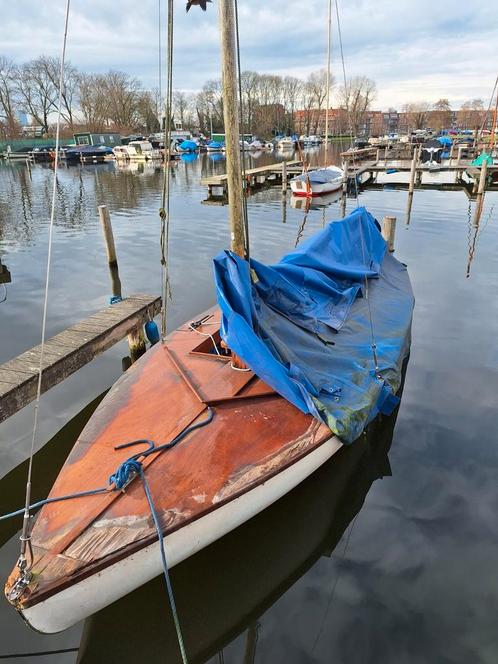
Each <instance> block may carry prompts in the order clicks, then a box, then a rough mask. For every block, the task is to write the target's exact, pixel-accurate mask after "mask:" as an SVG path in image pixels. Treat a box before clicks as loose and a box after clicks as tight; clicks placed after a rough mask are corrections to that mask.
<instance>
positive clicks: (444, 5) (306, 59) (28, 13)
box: [0, 0, 498, 110]
mask: <svg viewBox="0 0 498 664" xmlns="http://www.w3.org/2000/svg"><path fill="white" fill-rule="evenodd" d="M159 2H161V5H162V22H163V23H165V14H166V4H167V0H140V1H137V0H71V8H70V16H69V30H68V46H67V58H68V60H70V61H71V63H72V64H73V65H75V66H76V67H78V68H79V69H80V70H83V71H89V72H90V71H91V72H105V71H107V70H108V69H119V70H122V71H126V72H127V73H129V74H131V75H133V76H136V77H137V78H139V79H140V80H141V81H142V82H143V87H144V89H152V88H157V87H158V70H159V67H158V57H159V56H158V53H159V49H158V43H159V40H158V34H159V29H158V26H159V20H158V6H159ZM338 2H339V10H340V17H341V29H342V39H343V47H344V58H345V66H346V73H347V75H348V76H356V75H362V76H368V77H369V78H371V79H373V80H374V81H375V82H376V84H377V98H376V101H375V103H374V107H375V108H377V109H379V110H387V109H388V108H389V107H394V108H397V109H398V110H401V106H402V105H403V104H404V103H407V102H413V101H421V100H424V101H429V102H435V101H437V100H438V99H440V98H448V99H449V100H450V102H451V104H452V106H453V108H458V107H459V106H460V105H461V104H462V103H463V102H464V101H466V100H468V99H472V98H476V97H480V98H482V99H483V100H484V101H485V104H486V106H487V103H488V101H489V96H490V94H491V91H492V88H493V85H494V81H495V79H496V76H497V74H498V20H497V14H496V3H495V0H473V1H472V2H467V3H456V2H455V1H454V0H451V1H449V0H375V1H374V0H338ZM238 3H239V18H240V32H241V35H240V40H241V64H242V68H243V69H250V70H253V71H258V72H260V73H276V74H282V75H294V76H299V77H306V76H307V75H308V74H309V73H310V72H312V71H316V70H318V69H321V68H323V67H324V66H325V64H326V48H327V8H328V0H238ZM65 5H66V0H43V1H42V2H40V0H15V1H11V2H7V0H5V2H3V3H2V9H1V14H2V19H1V22H0V55H5V56H7V57H9V58H11V59H13V60H14V61H16V62H18V63H20V62H23V61H25V60H28V59H31V58H35V57H37V56H38V55H41V54H44V55H58V54H59V53H60V50H61V43H62V35H63V26H64V12H65ZM174 29H175V54H174V87H175V88H177V89H183V90H186V91H197V90H199V89H200V88H201V87H202V85H203V83H204V82H205V81H206V80H208V79H215V78H219V76H220V59H219V30H218V8H217V0H213V4H211V5H208V11H207V12H205V13H204V12H202V11H201V9H200V8H199V7H193V8H192V9H191V10H190V12H189V13H188V14H187V13H186V12H185V0H175V22H174ZM165 32H166V30H165V29H164V30H163V37H162V38H163V46H164V41H165ZM332 41H333V54H332V70H333V73H334V75H335V77H336V79H338V80H339V82H340V81H341V79H342V64H341V58H340V50H339V44H338V29H337V24H336V23H334V24H333V35H332ZM163 50H164V48H163ZM163 61H164V58H163ZM332 105H334V103H333V100H332Z"/></svg>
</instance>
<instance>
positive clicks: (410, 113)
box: [403, 101, 431, 131]
mask: <svg viewBox="0 0 498 664" xmlns="http://www.w3.org/2000/svg"><path fill="white" fill-rule="evenodd" d="M430 107H431V105H430V104H429V102H427V101H412V102H409V103H407V104H404V105H403V112H404V113H405V117H406V128H407V130H408V131H409V130H413V129H424V128H425V127H427V122H428V117H429V115H428V114H429V111H430Z"/></svg>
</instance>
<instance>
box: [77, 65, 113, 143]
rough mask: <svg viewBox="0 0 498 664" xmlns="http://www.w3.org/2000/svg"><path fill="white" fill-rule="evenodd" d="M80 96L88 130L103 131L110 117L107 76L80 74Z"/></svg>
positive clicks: (82, 112)
mask: <svg viewBox="0 0 498 664" xmlns="http://www.w3.org/2000/svg"><path fill="white" fill-rule="evenodd" d="M78 98H79V106H80V110H81V114H82V116H83V121H84V123H85V125H86V127H87V129H88V131H103V130H104V128H105V126H106V124H107V122H108V118H109V103H108V98H107V82H106V77H105V76H103V75H101V74H80V75H79V77H78Z"/></svg>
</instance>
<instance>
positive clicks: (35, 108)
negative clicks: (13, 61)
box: [15, 57, 57, 133]
mask: <svg viewBox="0 0 498 664" xmlns="http://www.w3.org/2000/svg"><path fill="white" fill-rule="evenodd" d="M15 82H16V90H17V93H18V95H19V105H20V107H21V109H22V110H24V111H26V112H27V113H29V114H30V115H31V116H32V117H33V119H34V120H35V122H36V123H37V124H38V125H39V126H41V127H43V131H44V132H45V133H48V128H49V115H50V113H51V112H52V111H53V110H54V109H55V108H56V99H57V88H56V86H55V85H54V83H53V81H52V79H51V77H50V76H49V75H48V73H47V68H46V64H45V58H44V57H40V58H36V59H35V60H31V61H30V62H27V63H25V64H24V65H22V66H21V67H19V68H18V69H17V71H16V79H15Z"/></svg>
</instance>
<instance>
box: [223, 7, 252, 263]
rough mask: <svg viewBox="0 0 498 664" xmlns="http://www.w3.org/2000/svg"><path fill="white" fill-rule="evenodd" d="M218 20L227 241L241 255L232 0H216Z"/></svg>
mask: <svg viewBox="0 0 498 664" xmlns="http://www.w3.org/2000/svg"><path fill="white" fill-rule="evenodd" d="M219 21H220V33H221V72H222V92H223V120H224V123H225V147H226V155H227V175H228V206H229V216H230V241H231V249H232V251H233V252H234V253H236V254H238V255H239V256H242V257H244V256H245V253H246V252H245V238H244V222H243V218H242V172H241V161H240V145H239V128H240V118H239V104H238V99H237V58H236V49H235V13H234V0H219Z"/></svg>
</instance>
